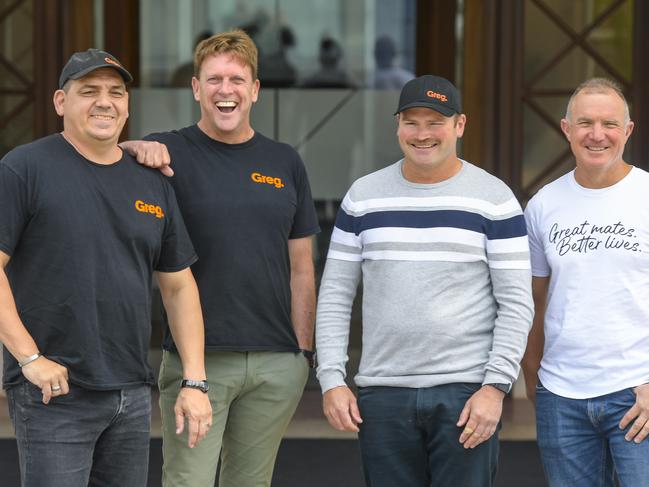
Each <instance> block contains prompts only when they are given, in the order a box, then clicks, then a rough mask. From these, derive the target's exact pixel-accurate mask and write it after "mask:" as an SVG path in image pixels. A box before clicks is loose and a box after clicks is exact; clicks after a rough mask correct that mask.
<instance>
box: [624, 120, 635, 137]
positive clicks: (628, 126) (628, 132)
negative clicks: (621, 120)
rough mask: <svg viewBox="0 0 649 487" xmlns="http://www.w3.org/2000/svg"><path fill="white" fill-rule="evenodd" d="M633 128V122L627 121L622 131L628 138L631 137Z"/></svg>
mask: <svg viewBox="0 0 649 487" xmlns="http://www.w3.org/2000/svg"><path fill="white" fill-rule="evenodd" d="M633 127H635V124H634V123H633V120H629V123H627V124H626V127H625V129H624V135H625V136H626V137H627V138H629V137H630V136H631V132H633Z"/></svg>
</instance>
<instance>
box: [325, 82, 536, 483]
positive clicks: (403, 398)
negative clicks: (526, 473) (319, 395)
mask: <svg viewBox="0 0 649 487" xmlns="http://www.w3.org/2000/svg"><path fill="white" fill-rule="evenodd" d="M395 115H396V117H397V138H398V139H399V145H400V146H401V149H402V151H403V154H404V157H403V159H402V160H400V161H398V162H396V163H395V164H393V165H391V166H388V167H386V168H384V169H381V170H379V171H376V172H374V173H372V174H370V175H368V176H365V177H363V178H361V179H359V180H358V181H356V182H355V183H354V184H353V185H352V187H351V188H350V190H349V191H348V193H347V195H346V196H345V198H344V200H343V202H342V204H341V208H340V210H339V213H338V216H337V218H336V224H335V227H334V231H333V234H332V237H331V245H330V248H329V254H328V256H327V263H326V267H325V271H324V275H323V277H322V283H321V286H320V296H319V302H318V311H317V319H316V344H317V352H318V358H319V366H318V379H319V381H320V385H321V387H322V391H323V394H324V399H323V408H324V412H325V415H326V416H327V419H328V420H329V422H330V424H331V425H332V426H333V427H334V428H336V429H339V430H346V431H354V432H358V433H359V439H360V445H361V452H362V457H363V464H364V469H365V478H366V481H367V485H371V486H372V487H382V486H385V487H388V486H389V487H392V486H395V485H399V486H401V485H403V486H406V485H407V486H408V487H429V486H431V485H461V486H471V487H481V486H491V485H493V481H494V477H495V473H496V464H497V460H498V440H497V435H496V431H497V428H498V423H499V420H500V416H501V413H502V401H503V398H504V397H505V395H506V394H507V392H508V391H509V390H510V388H511V386H512V383H513V382H514V381H515V380H516V377H517V376H518V372H519V361H520V359H521V357H522V355H523V351H524V350H525V344H526V338H527V333H528V331H529V328H530V326H531V321H532V299H531V290H530V280H531V278H530V264H529V250H528V245H527V235H526V229H525V222H524V220H523V215H522V212H521V208H520V205H519V204H518V202H517V201H516V199H515V197H514V195H513V194H512V192H511V190H510V189H509V188H508V187H507V186H506V185H505V184H504V183H503V182H502V181H500V180H498V179H496V178H495V177H493V176H491V175H489V174H488V173H487V172H485V171H483V170H482V169H480V168H478V167H476V166H474V165H472V164H470V163H469V162H466V161H463V160H462V159H459V158H458V156H457V151H456V144H457V139H458V138H460V137H461V136H462V134H463V133H464V127H465V123H466V116H465V115H464V114H462V112H461V108H460V95H459V93H458V91H457V90H456V88H455V87H454V86H453V85H452V84H451V83H450V82H449V81H447V80H445V79H443V78H439V77H437V76H430V75H427V76H421V77H419V78H416V79H414V80H411V81H409V82H408V83H406V85H405V86H404V87H403V90H402V92H401V97H400V99H399V106H398V108H397V111H396V113H395ZM361 280H362V282H363V313H362V315H363V350H362V357H361V363H360V368H359V372H358V375H356V377H355V378H354V379H355V382H356V385H357V386H358V387H359V392H358V396H359V397H358V401H357V399H356V396H355V395H354V394H353V393H352V391H351V390H350V388H349V387H348V386H347V384H346V383H345V376H346V370H345V367H346V362H347V343H348V337H349V330H350V316H351V307H352V302H353V301H354V297H355V294H356V289H357V287H358V284H359V283H360V282H361Z"/></svg>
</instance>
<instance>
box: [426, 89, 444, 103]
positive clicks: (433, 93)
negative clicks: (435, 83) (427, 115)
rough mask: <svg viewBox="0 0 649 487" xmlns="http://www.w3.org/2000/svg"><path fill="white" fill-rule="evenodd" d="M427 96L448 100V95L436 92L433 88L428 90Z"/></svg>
mask: <svg viewBox="0 0 649 487" xmlns="http://www.w3.org/2000/svg"><path fill="white" fill-rule="evenodd" d="M426 96H428V97H430V98H437V99H438V100H439V101H448V98H446V95H442V94H441V93H436V92H434V91H433V90H428V91H427V92H426Z"/></svg>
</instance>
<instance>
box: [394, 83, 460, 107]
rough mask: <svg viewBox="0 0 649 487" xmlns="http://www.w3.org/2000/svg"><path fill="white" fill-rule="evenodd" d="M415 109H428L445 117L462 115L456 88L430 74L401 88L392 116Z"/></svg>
mask: <svg viewBox="0 0 649 487" xmlns="http://www.w3.org/2000/svg"><path fill="white" fill-rule="evenodd" d="M415 107H423V108H430V109H432V110H435V111H436V112H439V113H441V114H442V115H444V116H445V117H451V116H453V115H455V114H456V113H462V108H461V106H460V93H459V92H458V91H457V88H456V87H455V86H453V83H451V82H450V81H449V80H447V79H445V78H442V77H440V76H433V75H432V74H426V75H424V76H420V77H419V78H415V79H411V80H410V81H408V82H407V83H406V84H405V85H404V86H403V88H402V90H401V95H400V96H399V107H398V108H397V111H396V112H394V114H395V115H396V114H397V113H400V112H402V111H404V110H407V109H408V108H415Z"/></svg>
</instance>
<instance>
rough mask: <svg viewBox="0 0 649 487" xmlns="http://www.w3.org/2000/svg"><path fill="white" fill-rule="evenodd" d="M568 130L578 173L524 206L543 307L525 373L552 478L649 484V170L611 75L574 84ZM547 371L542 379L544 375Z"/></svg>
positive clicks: (538, 304) (538, 303)
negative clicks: (640, 160)
mask: <svg viewBox="0 0 649 487" xmlns="http://www.w3.org/2000/svg"><path fill="white" fill-rule="evenodd" d="M561 129H562V130H563V132H564V134H565V136H566V138H567V139H568V141H569V143H570V148H571V150H572V152H573V154H574V156H575V161H576V167H575V170H574V171H571V172H570V173H568V174H566V175H564V176H562V177H560V178H559V179H557V180H556V181H554V182H552V183H550V184H548V185H547V186H545V187H544V188H543V189H541V190H540V191H539V192H538V193H537V194H536V196H534V198H532V200H531V201H530V202H529V204H528V206H527V209H526V210H525V217H526V220H527V225H528V233H529V240H530V250H531V257H532V275H533V276H534V277H533V284H532V286H533V294H534V302H535V309H536V316H535V318H534V325H533V328H532V331H531V332H530V337H529V341H528V346H527V351H526V353H525V357H524V359H523V370H524V373H525V379H526V383H527V393H528V397H529V398H530V399H531V400H533V401H534V400H535V402H536V415H537V438H538V444H539V448H540V450H541V458H542V461H543V467H544V469H545V473H546V476H547V478H548V481H549V483H550V485H551V486H565V485H570V486H571V487H578V486H584V487H593V486H613V485H615V483H614V477H615V474H616V473H617V476H618V478H619V480H620V482H621V484H622V485H623V486H640V485H647V482H649V480H647V479H649V441H644V440H645V438H646V437H647V434H649V384H648V383H649V173H647V172H645V171H643V170H642V169H639V168H637V167H633V166H631V165H629V164H627V163H626V162H625V161H624V160H623V152H624V146H625V144H626V142H627V140H628V138H629V136H630V135H631V132H632V131H633V122H632V121H631V120H630V117H629V107H628V104H627V102H626V100H625V99H624V95H623V94H622V92H621V90H620V88H619V87H618V86H617V85H616V84H615V83H613V82H611V81H609V80H606V79H602V78H594V79H591V80H588V81H586V82H585V83H583V84H581V85H580V86H579V87H578V88H577V89H576V90H575V92H574V93H573V95H572V97H571V98H570V101H569V102H568V108H567V110H566V117H565V118H564V119H563V120H561ZM537 373H538V377H537Z"/></svg>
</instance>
